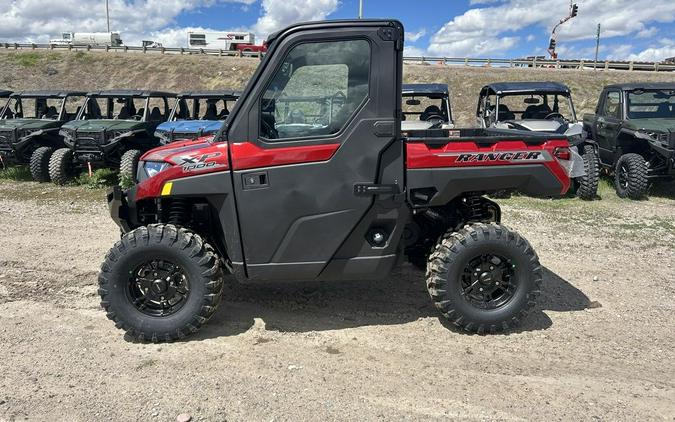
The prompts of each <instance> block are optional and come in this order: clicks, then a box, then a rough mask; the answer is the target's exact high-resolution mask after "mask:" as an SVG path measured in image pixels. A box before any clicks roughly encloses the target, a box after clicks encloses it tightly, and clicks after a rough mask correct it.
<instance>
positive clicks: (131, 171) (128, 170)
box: [120, 149, 143, 184]
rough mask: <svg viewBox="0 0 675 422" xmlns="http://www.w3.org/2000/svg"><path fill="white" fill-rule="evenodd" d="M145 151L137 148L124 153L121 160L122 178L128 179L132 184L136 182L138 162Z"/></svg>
mask: <svg viewBox="0 0 675 422" xmlns="http://www.w3.org/2000/svg"><path fill="white" fill-rule="evenodd" d="M141 155H143V153H142V152H141V151H139V150H137V149H130V150H129V151H126V152H125V153H124V154H122V160H121V162H120V180H128V181H129V182H131V184H133V183H135V182H136V172H137V171H138V162H139V161H140V159H141Z"/></svg>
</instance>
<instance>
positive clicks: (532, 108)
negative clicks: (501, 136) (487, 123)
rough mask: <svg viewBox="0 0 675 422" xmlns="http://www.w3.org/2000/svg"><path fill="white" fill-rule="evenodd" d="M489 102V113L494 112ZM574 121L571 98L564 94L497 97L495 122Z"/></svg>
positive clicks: (493, 105)
mask: <svg viewBox="0 0 675 422" xmlns="http://www.w3.org/2000/svg"><path fill="white" fill-rule="evenodd" d="M494 109H495V103H494V102H491V106H490V108H489V111H491V112H494ZM561 116H562V118H563V119H565V120H566V121H568V122H571V121H576V114H575V112H574V106H573V105H572V98H571V97H570V96H569V95H566V94H518V95H504V96H501V97H499V114H498V116H497V117H498V118H497V121H500V122H503V121H507V120H544V119H560V117H561Z"/></svg>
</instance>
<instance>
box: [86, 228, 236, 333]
mask: <svg viewBox="0 0 675 422" xmlns="http://www.w3.org/2000/svg"><path fill="white" fill-rule="evenodd" d="M98 281H99V295H100V296H101V306H102V307H103V308H104V309H105V311H106V315H107V317H108V318H109V319H111V320H112V321H114V322H115V326H117V328H121V329H123V330H125V331H126V332H127V334H128V335H129V336H131V337H133V338H134V339H137V340H140V341H152V342H168V341H174V340H177V339H181V338H183V337H185V336H186V335H189V334H192V333H195V332H197V331H198V330H199V329H200V328H201V327H202V325H204V324H205V323H206V322H207V321H208V319H209V318H210V317H211V316H212V315H213V313H214V312H215V311H216V308H217V306H218V304H219V303H220V298H221V296H222V288H223V272H222V269H221V266H220V260H219V259H218V256H217V255H216V254H215V253H214V250H213V248H212V247H211V246H209V245H208V244H207V243H206V242H204V240H203V239H202V238H201V237H200V236H199V235H197V234H195V233H193V232H191V231H189V230H186V229H182V228H178V227H176V226H173V225H164V224H153V225H150V226H147V227H140V228H138V229H136V230H134V231H132V232H130V233H127V234H125V235H124V236H123V237H122V239H121V240H120V241H119V242H117V244H115V246H113V248H112V249H110V251H109V252H108V254H107V255H106V258H105V261H104V263H103V265H102V266H101V272H100V273H99V278H98Z"/></svg>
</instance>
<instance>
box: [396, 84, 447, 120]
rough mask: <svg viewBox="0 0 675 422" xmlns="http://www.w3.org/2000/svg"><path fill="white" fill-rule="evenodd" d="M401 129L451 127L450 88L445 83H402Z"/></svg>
mask: <svg viewBox="0 0 675 422" xmlns="http://www.w3.org/2000/svg"><path fill="white" fill-rule="evenodd" d="M401 92H402V97H403V114H402V117H401V118H402V119H403V123H401V127H402V130H403V131H404V132H405V131H406V130H408V129H410V130H419V129H430V128H432V127H434V128H437V129H452V128H453V127H454V123H453V120H452V108H451V107H450V90H449V89H448V86H447V85H445V84H403V88H402V91H401Z"/></svg>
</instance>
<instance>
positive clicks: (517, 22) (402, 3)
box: [0, 0, 675, 61]
mask: <svg viewBox="0 0 675 422" xmlns="http://www.w3.org/2000/svg"><path fill="white" fill-rule="evenodd" d="M363 1H364V17H366V18H383V17H385V18H396V19H399V20H400V21H402V22H403V24H404V26H405V28H406V43H405V45H406V53H407V55H412V56H420V55H425V56H434V57H472V58H474V57H490V58H516V57H524V56H531V55H546V48H547V47H548V39H549V36H550V31H551V29H552V27H553V26H554V25H555V24H556V23H557V22H558V21H559V20H560V19H561V18H562V17H564V16H565V15H566V14H567V13H568V10H569V4H570V3H569V0H416V1H411V0H363ZM109 2H110V15H111V21H112V24H111V29H112V30H115V31H120V32H121V34H122V39H123V41H124V43H125V44H127V45H140V41H141V40H145V39H151V40H155V41H158V42H161V43H163V44H164V45H165V46H167V47H169V46H171V47H181V46H186V44H187V31H189V30H201V29H204V30H212V31H227V30H242V31H250V32H253V33H255V34H256V36H257V39H258V43H260V42H261V41H262V39H263V38H264V37H266V36H267V35H268V34H270V33H271V32H274V31H276V30H279V29H281V28H283V27H284V26H286V25H289V24H291V23H294V22H299V21H307V20H320V19H345V18H354V17H356V16H357V14H358V0H109ZM577 3H578V5H579V16H578V17H576V18H574V19H572V20H571V21H569V22H567V23H566V24H565V25H563V26H562V27H561V29H560V30H559V35H558V52H559V57H560V58H562V59H564V58H567V59H582V58H592V57H593V56H594V55H595V36H596V31H597V24H598V23H601V25H602V27H601V47H600V58H601V59H611V60H636V61H638V60H639V61H655V60H656V61H660V60H663V59H665V58H667V57H674V56H675V0H577ZM0 22H1V24H0V41H3V42H47V41H48V40H49V39H51V38H58V37H59V34H60V33H61V32H63V31H73V32H78V31H80V32H96V31H105V30H106V19H105V0H59V1H50V2H47V1H45V0H0Z"/></svg>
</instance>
